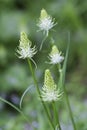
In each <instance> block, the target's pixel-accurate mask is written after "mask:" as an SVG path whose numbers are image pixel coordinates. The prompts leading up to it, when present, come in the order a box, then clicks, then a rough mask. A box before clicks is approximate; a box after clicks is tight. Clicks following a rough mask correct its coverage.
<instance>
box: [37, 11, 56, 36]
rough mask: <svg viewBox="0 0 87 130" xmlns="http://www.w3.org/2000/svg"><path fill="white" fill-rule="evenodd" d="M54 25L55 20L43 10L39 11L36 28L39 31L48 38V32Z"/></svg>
mask: <svg viewBox="0 0 87 130" xmlns="http://www.w3.org/2000/svg"><path fill="white" fill-rule="evenodd" d="M55 25H56V23H55V20H54V19H53V18H52V17H51V16H50V15H48V14H47V12H46V10H45V9H42V10H41V14H40V18H39V22H38V24H37V26H38V27H39V30H40V31H43V32H44V33H46V35H47V36H48V33H49V30H50V29H51V28H53V27H54V26H55Z"/></svg>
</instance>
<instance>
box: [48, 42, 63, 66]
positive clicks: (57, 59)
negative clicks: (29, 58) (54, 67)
mask: <svg viewBox="0 0 87 130" xmlns="http://www.w3.org/2000/svg"><path fill="white" fill-rule="evenodd" d="M61 54H62V53H61V52H59V50H58V49H57V47H56V45H53V46H52V51H51V53H50V54H49V59H50V64H59V63H61V62H62V61H63V60H64V57H63V56H62V55H61Z"/></svg>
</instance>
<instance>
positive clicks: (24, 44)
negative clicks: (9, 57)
mask: <svg viewBox="0 0 87 130" xmlns="http://www.w3.org/2000/svg"><path fill="white" fill-rule="evenodd" d="M31 45H32V43H31V41H30V40H29V39H28V37H27V34H26V33H25V32H21V35H20V44H19V46H18V50H17V53H18V57H19V58H22V59H25V58H29V59H32V57H33V56H34V55H35V54H36V52H37V51H36V47H35V46H34V47H33V48H31Z"/></svg>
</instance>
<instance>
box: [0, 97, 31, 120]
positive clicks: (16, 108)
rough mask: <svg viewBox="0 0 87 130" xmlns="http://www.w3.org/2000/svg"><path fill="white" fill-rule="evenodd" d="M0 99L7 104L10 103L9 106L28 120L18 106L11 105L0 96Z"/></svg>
mask: <svg viewBox="0 0 87 130" xmlns="http://www.w3.org/2000/svg"><path fill="white" fill-rule="evenodd" d="M0 100H1V101H2V102H4V103H6V104H8V105H10V106H11V107H13V108H14V109H15V110H16V111H18V112H19V113H20V114H21V115H22V116H23V117H24V119H25V120H26V121H27V122H29V120H28V118H27V117H26V116H25V115H24V113H23V112H22V111H21V110H20V109H19V108H18V107H16V106H15V105H13V104H12V103H10V102H9V101H7V100H5V99H3V98H2V97H0Z"/></svg>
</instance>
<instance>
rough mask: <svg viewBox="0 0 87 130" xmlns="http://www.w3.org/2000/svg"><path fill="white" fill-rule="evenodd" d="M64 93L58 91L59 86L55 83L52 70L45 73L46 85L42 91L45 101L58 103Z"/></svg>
mask: <svg viewBox="0 0 87 130" xmlns="http://www.w3.org/2000/svg"><path fill="white" fill-rule="evenodd" d="M61 96H62V93H60V91H59V90H58V89H57V85H56V84H55V83H54V80H53V77H52V76H51V73H50V70H49V69H47V70H46V71H45V77H44V85H43V87H42V91H41V97H42V100H43V101H48V102H52V101H57V100H59V99H60V98H61Z"/></svg>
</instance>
